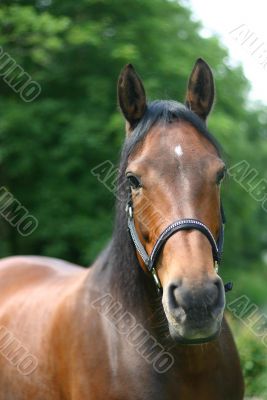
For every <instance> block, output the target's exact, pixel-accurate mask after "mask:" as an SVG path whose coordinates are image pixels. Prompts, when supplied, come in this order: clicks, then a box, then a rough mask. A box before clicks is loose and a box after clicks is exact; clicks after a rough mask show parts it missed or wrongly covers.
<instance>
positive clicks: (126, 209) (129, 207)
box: [125, 203, 133, 219]
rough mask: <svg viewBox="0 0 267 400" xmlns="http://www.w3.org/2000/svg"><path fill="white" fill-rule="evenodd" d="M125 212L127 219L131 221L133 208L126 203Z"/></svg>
mask: <svg viewBox="0 0 267 400" xmlns="http://www.w3.org/2000/svg"><path fill="white" fill-rule="evenodd" d="M125 211H126V213H127V215H128V217H129V218H131V219H132V218H133V208H132V206H131V205H130V204H129V203H127V205H126V207H125Z"/></svg>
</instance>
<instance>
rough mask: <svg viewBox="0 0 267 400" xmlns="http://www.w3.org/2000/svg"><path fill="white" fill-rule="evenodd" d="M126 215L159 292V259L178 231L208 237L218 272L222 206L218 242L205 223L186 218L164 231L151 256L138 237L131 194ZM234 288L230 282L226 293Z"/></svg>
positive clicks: (222, 235) (221, 243) (220, 256)
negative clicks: (157, 269)
mask: <svg viewBox="0 0 267 400" xmlns="http://www.w3.org/2000/svg"><path fill="white" fill-rule="evenodd" d="M126 213H127V216H128V229H129V232H130V235H131V238H132V241H133V243H134V246H135V248H136V251H137V252H138V254H139V255H140V257H141V258H142V260H143V262H144V264H145V265H146V267H147V269H148V271H149V272H150V273H151V274H152V276H153V278H154V280H155V283H156V286H157V289H158V291H159V292H161V290H162V287H161V283H160V281H159V278H158V275H157V271H156V263H157V259H158V256H159V254H160V252H161V250H162V247H163V246H164V244H165V243H166V241H167V240H168V239H169V238H170V237H171V236H172V235H173V234H174V233H176V232H178V231H182V230H192V229H195V230H198V231H200V232H201V233H202V234H203V235H205V236H206V238H207V239H208V241H209V242H210V245H211V248H212V254H213V259H214V265H215V270H216V272H218V266H219V264H220V261H221V258H222V251H223V242H224V224H225V215H224V211H223V207H222V205H221V224H220V232H219V237H218V240H217V241H216V240H215V238H214V236H213V234H212V233H211V231H210V229H209V228H208V227H207V226H206V225H205V224H204V223H203V222H201V221H199V220H198V219H194V218H184V219H180V220H177V221H175V222H173V223H172V224H170V225H168V226H167V228H165V229H164V231H163V232H162V233H161V234H160V236H159V237H158V239H157V241H156V243H155V245H154V247H153V249H152V252H151V254H150V256H149V255H148V254H147V252H146V250H145V248H144V246H143V244H142V243H141V241H140V239H139V237H138V234H137V231H136V228H135V224H134V218H133V203H132V198H131V194H130V196H129V200H128V203H127V206H126ZM232 286H233V285H232V283H231V282H228V283H227V284H226V285H224V287H225V291H226V292H228V291H229V290H231V289H232Z"/></svg>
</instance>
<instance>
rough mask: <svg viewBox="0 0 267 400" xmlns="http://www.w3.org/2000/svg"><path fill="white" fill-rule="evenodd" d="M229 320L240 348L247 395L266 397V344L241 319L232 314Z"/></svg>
mask: <svg viewBox="0 0 267 400" xmlns="http://www.w3.org/2000/svg"><path fill="white" fill-rule="evenodd" d="M228 321H229V322H230V326H231V328H232V331H233V333H234V337H235V340H236V343H237V347H238V350H239V355H240V361H241V365H242V371H243V374H244V379H245V387H246V396H260V397H259V398H260V399H266V398H267V380H266V359H267V347H266V344H265V345H264V344H263V342H262V341H261V340H260V338H258V337H257V336H255V335H254V334H253V333H252V332H251V331H250V330H249V329H248V328H247V327H246V326H245V325H243V324H242V322H241V321H238V320H236V319H233V318H230V316H228Z"/></svg>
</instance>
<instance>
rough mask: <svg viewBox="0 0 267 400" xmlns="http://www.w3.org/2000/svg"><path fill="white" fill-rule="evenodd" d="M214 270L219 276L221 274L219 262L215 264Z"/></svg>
mask: <svg viewBox="0 0 267 400" xmlns="http://www.w3.org/2000/svg"><path fill="white" fill-rule="evenodd" d="M214 269H215V272H216V274H218V272H219V264H218V261H217V260H216V261H215V263H214Z"/></svg>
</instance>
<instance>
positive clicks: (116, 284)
mask: <svg viewBox="0 0 267 400" xmlns="http://www.w3.org/2000/svg"><path fill="white" fill-rule="evenodd" d="M176 120H177V121H186V122H188V123H190V124H191V125H192V126H194V127H195V128H196V129H197V130H198V132H200V133H201V134H202V135H203V136H204V137H205V138H207V139H208V140H209V141H210V142H211V143H212V144H213V145H214V147H215V148H216V150H217V152H218V154H219V155H220V154H221V151H220V146H219V144H218V143H217V141H216V140H215V139H214V137H213V136H212V135H211V134H210V133H209V131H208V130H207V127H206V125H205V123H204V122H203V121H202V120H201V119H200V118H199V117H198V116H197V115H196V114H194V113H193V112H192V111H190V110H189V109H188V108H186V107H185V106H184V105H182V104H180V103H178V102H175V101H169V100H168V101H167V100H156V101H153V102H152V103H150V104H149V105H148V107H147V110H146V113H145V115H144V116H143V118H142V119H141V121H140V122H139V123H138V125H137V126H136V127H135V129H134V130H133V132H132V133H131V135H130V137H129V138H127V139H126V141H125V143H124V146H123V149H122V154H121V161H120V166H119V176H118V180H117V196H116V197H117V204H116V218H115V226H114V232H113V236H112V242H111V245H110V248H109V251H108V257H107V263H108V264H109V267H110V266H111V267H112V272H111V280H112V282H113V283H112V287H113V288H114V289H115V290H116V292H117V293H119V294H120V297H121V296H123V298H124V301H127V299H128V301H127V305H128V307H130V303H138V304H139V302H138V300H139V299H140V297H142V296H143V295H144V293H145V292H147V290H148V287H149V286H150V282H152V279H151V278H148V277H147V276H146V275H145V273H144V272H143V271H142V269H141V267H140V266H139V264H138V260H137V257H136V253H135V249H134V247H133V244H132V241H131V239H130V235H129V233H128V229H127V216H126V212H125V206H126V203H127V197H128V187H127V182H126V179H125V170H126V168H127V163H128V157H129V155H130V154H132V153H133V152H134V151H135V150H136V148H137V147H138V146H139V145H140V144H141V143H142V142H143V140H144V139H145V138H146V135H147V133H148V132H149V130H150V129H151V128H152V126H154V125H156V124H159V123H162V124H167V123H170V122H173V121H176ZM110 264H111V265H110ZM152 285H153V282H152ZM153 290H154V288H153Z"/></svg>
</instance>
